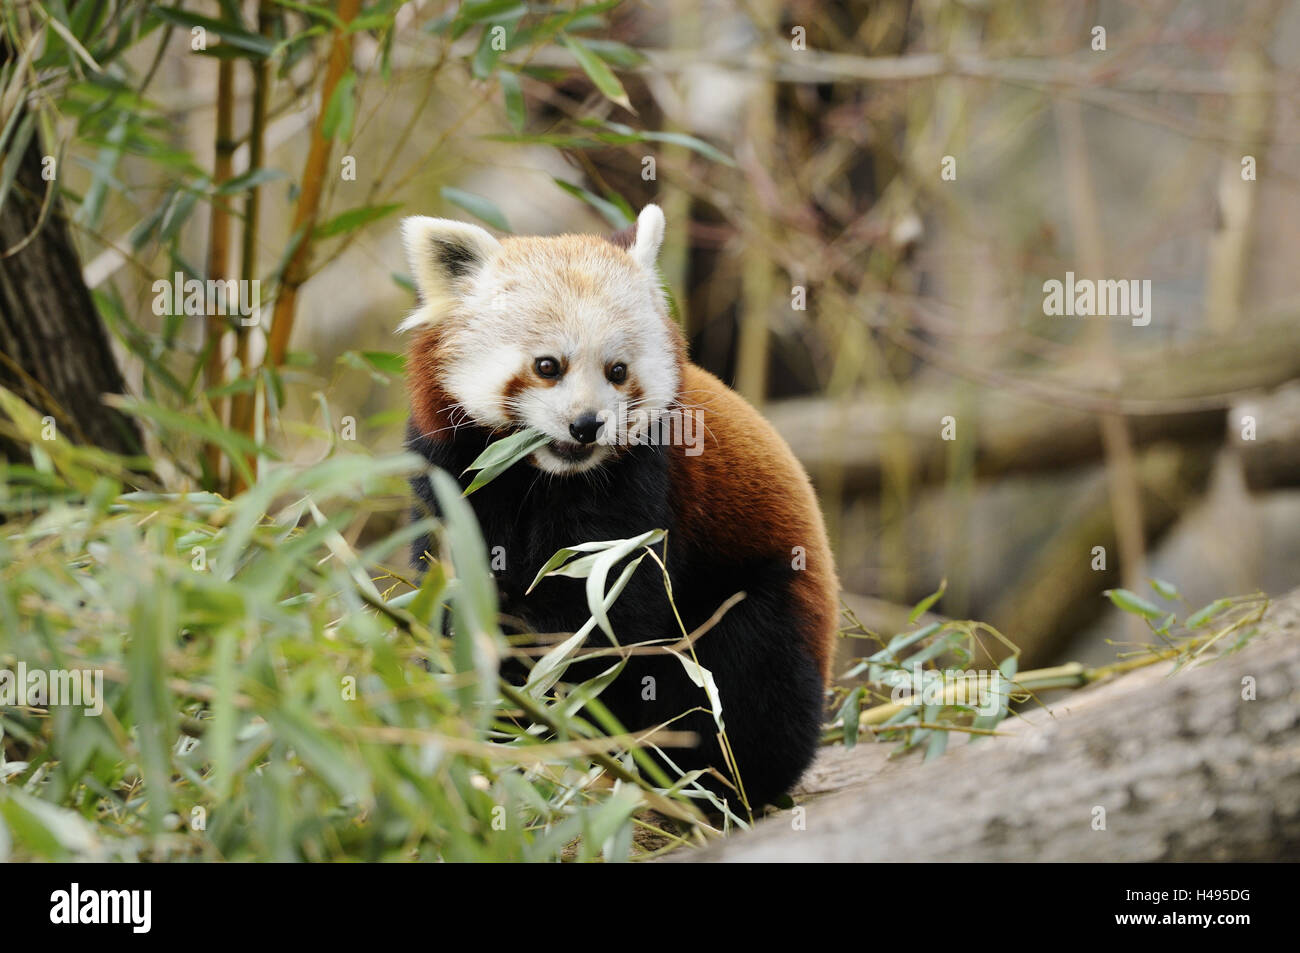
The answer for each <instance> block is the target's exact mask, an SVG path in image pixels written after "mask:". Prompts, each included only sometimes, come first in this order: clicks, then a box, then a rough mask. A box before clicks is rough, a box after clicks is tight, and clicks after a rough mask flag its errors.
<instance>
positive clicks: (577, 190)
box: [551, 177, 636, 229]
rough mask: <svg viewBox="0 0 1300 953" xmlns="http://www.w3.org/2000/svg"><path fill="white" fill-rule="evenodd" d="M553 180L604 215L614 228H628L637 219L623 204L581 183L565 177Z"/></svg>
mask: <svg viewBox="0 0 1300 953" xmlns="http://www.w3.org/2000/svg"><path fill="white" fill-rule="evenodd" d="M551 181H552V182H554V183H555V184H556V185H558V186H559V187H560V188H562V189H563V190H564V191H566V192H568V193H569V194H570V195H572V196H575V197H577V198H580V199H582V201H584V202H586V203H587V204H588V205H590V206H591V207H592V208H594V209H595V210H596V211H597V212H599V213H600V214H601V215H602V216H604V218H605V221H607V222H609V224H610V225H612V226H613V227H614V228H616V229H618V228H627V227H628V226H629V225H631V224H632V223H633V222H634V221H635V220H636V216H635V215H631V214H629V212H628V211H627V210H626V209H625V208H624V207H623V205H621V204H616V203H614V202H611V201H609V200H608V199H602V198H601V197H600V196H598V195H593V194H592V193H591V192H588V191H587V190H586V189H584V188H583V187H582V186H580V185H574V184H573V183H571V182H565V181H564V180H563V179H557V178H554V177H552V179H551Z"/></svg>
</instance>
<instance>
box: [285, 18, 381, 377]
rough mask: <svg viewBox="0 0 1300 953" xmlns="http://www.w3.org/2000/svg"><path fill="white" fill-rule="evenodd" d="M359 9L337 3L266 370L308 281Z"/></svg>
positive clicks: (288, 330) (290, 327) (290, 325)
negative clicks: (330, 129) (335, 110)
mask: <svg viewBox="0 0 1300 953" xmlns="http://www.w3.org/2000/svg"><path fill="white" fill-rule="evenodd" d="M360 8H361V0H339V6H338V18H339V22H340V25H339V26H338V27H336V28H335V30H334V38H333V40H332V45H331V47H330V57H329V64H328V66H327V67H326V72H325V83H324V85H323V86H322V87H321V101H320V111H319V112H318V113H317V114H316V122H315V125H314V126H313V127H312V134H311V147H310V149H309V150H308V153H307V161H306V164H305V165H304V167H303V172H302V188H301V191H300V192H299V194H298V207H297V209H296V210H295V212H294V217H293V229H292V232H291V234H293V235H295V236H300V238H299V239H298V244H297V247H296V248H295V249H294V252H293V255H292V257H291V258H290V259H289V263H288V264H287V265H286V266H285V269H284V280H283V281H282V282H281V286H280V293H279V295H278V296H277V297H276V299H275V311H274V313H273V314H272V317H271V335H270V339H269V341H268V342H267V354H266V361H265V364H266V366H268V367H272V368H275V367H279V366H281V365H282V364H283V363H284V358H285V355H286V354H287V353H288V350H289V336H290V334H291V333H292V332H293V320H294V308H295V306H296V304H297V302H298V289H299V288H301V287H302V286H303V284H304V283H306V281H307V278H308V269H309V267H310V265H311V249H312V236H311V232H312V228H313V227H314V226H315V224H316V217H317V215H318V214H319V212H320V197H321V191H322V189H323V187H324V181H325V166H326V163H327V162H328V161H329V156H330V140H328V139H327V138H325V112H326V108H327V107H328V106H329V102H330V99H331V98H332V97H333V96H334V90H335V88H336V87H337V86H338V84H339V80H341V79H342V78H343V74H344V72H345V71H346V70H347V67H348V63H349V62H350V61H351V58H352V37H351V34H349V33H347V32H346V28H347V25H348V24H349V23H351V22H352V20H353V19H355V18H356V15H357V12H358V11H359V10H360Z"/></svg>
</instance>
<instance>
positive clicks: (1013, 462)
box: [764, 319, 1300, 492]
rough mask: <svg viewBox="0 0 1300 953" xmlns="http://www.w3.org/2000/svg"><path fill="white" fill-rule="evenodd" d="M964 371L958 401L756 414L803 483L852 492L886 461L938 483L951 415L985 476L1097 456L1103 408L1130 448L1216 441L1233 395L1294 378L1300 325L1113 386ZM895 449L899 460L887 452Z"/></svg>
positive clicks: (1200, 346)
mask: <svg viewBox="0 0 1300 953" xmlns="http://www.w3.org/2000/svg"><path fill="white" fill-rule="evenodd" d="M968 373H969V376H971V378H972V379H973V380H975V381H976V382H977V384H978V387H977V388H976V390H975V391H974V395H975V396H974V398H973V399H970V398H966V399H965V400H967V401H968V402H967V403H963V400H964V398H963V397H961V396H960V395H959V394H958V392H956V391H954V390H952V389H951V388H946V387H937V386H918V387H914V388H912V390H911V391H910V392H908V393H906V394H905V395H904V396H903V397H901V398H899V399H898V400H889V399H886V398H884V397H880V396H876V395H855V396H853V397H851V398H847V399H845V400H844V401H842V402H831V401H828V400H825V399H823V398H813V397H809V398H796V399H793V400H785V401H777V402H774V403H772V404H769V405H767V406H766V407H765V409H764V412H765V413H766V414H767V416H768V418H769V419H770V420H771V421H772V423H773V425H774V426H775V427H776V428H777V430H778V431H779V432H780V433H781V435H782V436H783V437H785V439H786V440H787V441H788V442H789V444H790V446H791V448H792V449H793V450H794V452H795V455H796V456H797V457H799V459H800V460H801V461H802V462H803V463H804V465H805V466H806V467H807V468H808V471H809V473H810V474H811V475H812V477H813V480H814V481H820V480H822V479H824V478H825V475H826V474H831V473H833V474H836V478H837V479H842V480H843V487H844V489H845V490H847V491H857V492H861V491H874V490H876V489H878V488H879V487H880V483H881V474H882V472H883V471H884V468H885V467H886V466H888V467H889V469H890V472H891V473H898V472H900V469H901V472H906V473H908V474H910V476H911V478H912V479H914V480H915V481H917V482H923V483H924V482H937V481H939V480H942V479H944V477H945V476H946V475H947V469H948V461H949V459H950V457H951V455H952V443H951V441H948V440H944V439H943V435H942V429H943V420H944V418H945V417H953V418H955V424H956V439H957V440H973V441H975V448H974V454H973V457H974V466H975V472H976V474H977V475H979V476H985V477H989V476H1000V475H1003V474H1010V473H1034V472H1042V471H1050V470H1054V469H1059V468H1063V467H1072V466H1078V465H1079V464H1082V463H1089V462H1096V461H1100V460H1102V459H1103V456H1104V448H1103V445H1102V439H1101V429H1100V425H1099V420H1098V414H1100V413H1103V412H1112V411H1113V412H1118V413H1122V414H1123V415H1124V416H1125V417H1127V418H1128V422H1129V427H1130V430H1131V431H1132V436H1133V441H1134V444H1135V445H1136V446H1145V445H1148V444H1151V443H1154V442H1157V441H1160V440H1171V441H1179V442H1181V441H1189V440H1197V441H1209V442H1212V443H1216V444H1220V443H1222V442H1223V440H1224V438H1225V435H1226V433H1227V427H1228V419H1227V417H1228V414H1227V411H1228V410H1229V408H1230V407H1232V406H1233V405H1234V404H1235V403H1236V402H1238V401H1240V400H1241V399H1242V397H1243V395H1244V394H1246V393H1250V392H1256V391H1268V390H1271V389H1273V388H1276V387H1279V386H1281V385H1283V384H1285V383H1287V382H1289V381H1294V380H1297V379H1300V322H1297V321H1294V320H1293V319H1289V320H1287V321H1283V322H1268V323H1261V324H1258V325H1256V326H1254V327H1251V328H1242V329H1241V330H1240V331H1239V332H1237V333H1234V334H1233V335H1227V336H1223V337H1213V338H1208V339H1202V340H1198V341H1193V342H1189V343H1188V344H1185V345H1180V346H1178V347H1170V348H1162V349H1159V350H1148V351H1144V352H1138V353H1135V354H1131V355H1127V356H1125V357H1124V358H1123V359H1122V360H1121V363H1120V366H1119V368H1118V371H1117V373H1116V376H1115V378H1114V380H1113V381H1109V382H1107V383H1108V384H1109V385H1113V386H1107V387H1106V388H1104V389H1100V388H1096V387H1091V388H1090V387H1086V386H1085V384H1084V382H1081V381H1080V380H1078V379H1077V375H1075V377H1076V379H1074V380H1070V379H1068V378H1067V377H1066V376H1064V375H1054V376H1049V375H1046V374H1043V375H1038V376H1030V375H1026V374H1020V375H1018V376H1017V375H1016V374H1015V373H1013V372H1010V371H1007V372H1004V373H1003V374H1002V376H999V372H997V371H983V370H980V369H970V370H969V372H968ZM1233 426H1234V427H1235V426H1236V425H1235V423H1234V425H1233ZM900 436H901V437H903V438H904V440H903V441H900V439H899V438H900ZM900 446H902V447H903V448H904V452H905V458H901V459H900V458H890V457H889V454H891V453H893V454H896V455H897V454H899V453H900V450H899V449H898V448H899V447H900ZM1261 459H1262V458H1261ZM1261 465H1262V466H1267V463H1266V462H1265V463H1262V464H1261Z"/></svg>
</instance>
